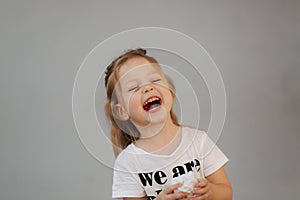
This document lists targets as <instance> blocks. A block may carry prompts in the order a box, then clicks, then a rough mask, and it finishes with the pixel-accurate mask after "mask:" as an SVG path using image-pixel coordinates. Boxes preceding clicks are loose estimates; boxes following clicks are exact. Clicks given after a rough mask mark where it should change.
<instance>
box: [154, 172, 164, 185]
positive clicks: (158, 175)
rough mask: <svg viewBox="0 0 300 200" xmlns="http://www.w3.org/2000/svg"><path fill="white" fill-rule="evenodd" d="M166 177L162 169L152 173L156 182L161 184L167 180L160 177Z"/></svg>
mask: <svg viewBox="0 0 300 200" xmlns="http://www.w3.org/2000/svg"><path fill="white" fill-rule="evenodd" d="M165 177H167V175H166V174H165V173H164V172H163V171H157V172H155V174H154V179H155V181H156V183H158V184H160V185H162V184H165V183H166V182H167V179H164V180H162V178H165Z"/></svg>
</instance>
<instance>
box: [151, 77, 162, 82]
mask: <svg viewBox="0 0 300 200" xmlns="http://www.w3.org/2000/svg"><path fill="white" fill-rule="evenodd" d="M159 81H161V79H160V78H158V79H154V80H153V81H152V83H156V82H159Z"/></svg>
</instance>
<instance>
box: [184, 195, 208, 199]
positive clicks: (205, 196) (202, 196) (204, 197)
mask: <svg viewBox="0 0 300 200" xmlns="http://www.w3.org/2000/svg"><path fill="white" fill-rule="evenodd" d="M188 200H208V194H204V195H201V196H197V197H192V198H189V199H188Z"/></svg>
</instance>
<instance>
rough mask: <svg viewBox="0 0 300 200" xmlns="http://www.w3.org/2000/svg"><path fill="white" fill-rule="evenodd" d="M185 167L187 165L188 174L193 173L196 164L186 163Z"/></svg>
mask: <svg viewBox="0 0 300 200" xmlns="http://www.w3.org/2000/svg"><path fill="white" fill-rule="evenodd" d="M184 165H185V167H186V171H187V172H191V171H193V167H194V166H195V164H194V162H193V161H191V162H187V163H185V164H184Z"/></svg>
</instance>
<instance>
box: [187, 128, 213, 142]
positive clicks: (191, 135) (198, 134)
mask: <svg viewBox="0 0 300 200" xmlns="http://www.w3.org/2000/svg"><path fill="white" fill-rule="evenodd" d="M182 134H183V136H184V137H186V138H188V139H191V140H194V139H196V138H197V139H201V138H203V137H207V134H206V132H205V131H203V130H199V129H196V128H193V127H190V126H182Z"/></svg>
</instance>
